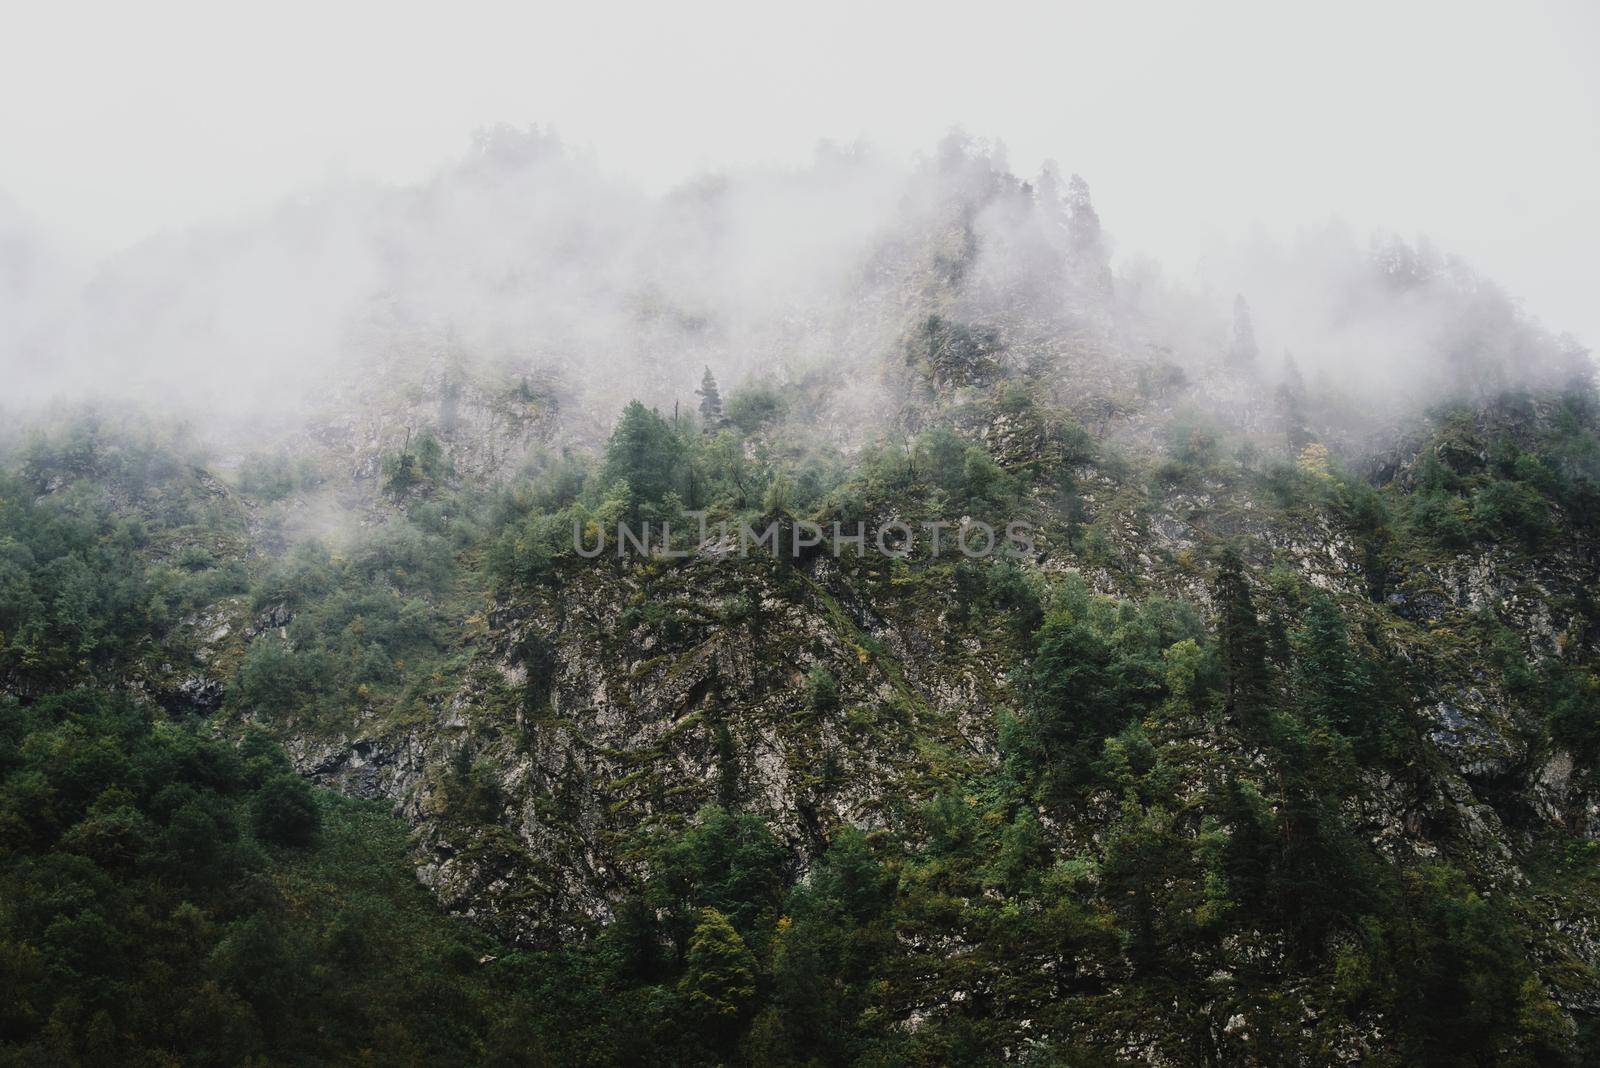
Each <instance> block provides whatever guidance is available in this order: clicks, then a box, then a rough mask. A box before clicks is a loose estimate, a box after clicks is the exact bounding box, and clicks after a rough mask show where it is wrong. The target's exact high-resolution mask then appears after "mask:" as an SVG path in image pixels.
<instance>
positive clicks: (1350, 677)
mask: <svg viewBox="0 0 1600 1068" xmlns="http://www.w3.org/2000/svg"><path fill="white" fill-rule="evenodd" d="M1297 644H1298V646H1299V648H1300V657H1299V660H1298V663H1297V669H1298V670H1297V674H1298V676H1299V678H1298V682H1299V687H1300V691H1301V694H1302V700H1303V701H1304V704H1305V708H1306V710H1307V711H1308V712H1310V713H1311V714H1312V715H1313V716H1315V717H1317V718H1319V719H1321V720H1322V721H1323V722H1325V723H1327V724H1328V725H1329V726H1331V727H1333V728H1334V729H1335V730H1337V731H1339V732H1340V733H1341V734H1344V735H1346V736H1348V737H1360V736H1363V735H1365V734H1366V733H1367V730H1366V728H1367V723H1366V719H1367V717H1366V716H1365V714H1364V713H1365V710H1366V707H1367V702H1366V686H1365V679H1364V678H1363V673H1362V671H1361V666H1362V665H1361V663H1360V662H1359V661H1358V660H1357V659H1356V657H1355V654H1354V652H1353V650H1352V649H1351V648H1350V637H1349V634H1348V632H1347V630H1346V628H1345V622H1344V617H1343V616H1342V615H1341V614H1340V612H1339V607H1338V606H1337V605H1336V604H1334V603H1333V600H1332V598H1330V597H1328V595H1327V594H1325V593H1321V592H1318V593H1317V594H1315V595H1313V597H1312V598H1311V602H1310V604H1309V605H1307V607H1306V617H1305V625H1304V627H1303V628H1302V630H1301V633H1300V636H1299V641H1298V642H1297Z"/></svg>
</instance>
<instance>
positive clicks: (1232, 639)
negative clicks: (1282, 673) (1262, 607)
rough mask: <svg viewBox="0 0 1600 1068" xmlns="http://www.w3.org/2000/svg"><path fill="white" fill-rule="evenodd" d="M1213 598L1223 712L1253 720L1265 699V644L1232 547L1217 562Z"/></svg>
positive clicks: (1244, 579)
mask: <svg viewBox="0 0 1600 1068" xmlns="http://www.w3.org/2000/svg"><path fill="white" fill-rule="evenodd" d="M1214 596H1215V598H1216V605H1217V613H1218V616H1217V644H1218V646H1219V648H1220V652H1221V655H1222V672H1223V683H1224V690H1223V693H1224V697H1225V700H1226V708H1227V711H1228V712H1229V713H1230V714H1237V715H1240V716H1246V717H1249V716H1253V715H1254V714H1256V713H1258V712H1260V711H1261V709H1262V706H1263V704H1264V703H1265V700H1266V697H1267V683H1268V679H1267V643H1266V635H1265V634H1264V633H1263V629H1262V626H1261V620H1260V618H1259V617H1258V616H1257V615H1256V606H1255V602H1254V601H1253V600H1252V599H1251V597H1250V583H1249V581H1248V580H1247V579H1246V578H1245V574H1244V561H1243V560H1241V559H1240V557H1239V553H1238V551H1237V550H1235V549H1234V548H1233V547H1232V546H1229V547H1228V548H1226V549H1224V550H1223V553H1222V558H1221V559H1220V560H1219V561H1218V565H1217V582H1216V589H1215V593H1214Z"/></svg>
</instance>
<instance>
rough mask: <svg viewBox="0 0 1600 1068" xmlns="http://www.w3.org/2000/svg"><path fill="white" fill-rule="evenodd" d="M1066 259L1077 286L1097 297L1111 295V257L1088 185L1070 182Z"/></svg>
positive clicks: (1078, 180)
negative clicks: (1075, 278)
mask: <svg viewBox="0 0 1600 1068" xmlns="http://www.w3.org/2000/svg"><path fill="white" fill-rule="evenodd" d="M1066 200H1067V245H1068V248H1067V255H1068V258H1069V262H1070V263H1071V264H1072V267H1073V273H1074V274H1075V275H1076V276H1077V281H1078V284H1079V285H1081V286H1082V287H1083V288H1084V289H1086V290H1088V291H1089V292H1090V293H1093V294H1095V295H1097V296H1101V297H1108V296H1110V295H1111V257H1110V255H1109V254H1108V253H1107V251H1106V244H1105V237H1104V235H1103V234H1102V233H1101V232H1100V215H1099V213H1097V212H1096V211H1095V210H1094V204H1093V203H1092V202H1091V201H1090V199H1089V183H1088V182H1086V181H1084V180H1083V178H1082V177H1080V176H1079V175H1076V174H1074V175H1073V176H1072V177H1071V178H1070V179H1068V180H1067V197H1066Z"/></svg>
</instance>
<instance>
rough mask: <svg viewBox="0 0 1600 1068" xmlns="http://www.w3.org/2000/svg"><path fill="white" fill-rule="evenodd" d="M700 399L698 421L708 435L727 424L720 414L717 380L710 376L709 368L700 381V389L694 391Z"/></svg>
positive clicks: (720, 403) (720, 404)
mask: <svg viewBox="0 0 1600 1068" xmlns="http://www.w3.org/2000/svg"><path fill="white" fill-rule="evenodd" d="M694 395H695V396H697V397H699V398H700V421H701V422H702V423H704V424H705V429H706V431H707V432H708V433H710V432H714V431H716V430H719V429H721V427H722V426H723V424H724V423H726V422H727V420H726V418H724V416H723V414H722V393H721V392H720V391H719V390H718V389H717V380H716V378H715V377H714V376H713V375H712V374H711V368H710V367H707V368H706V373H705V375H704V376H703V377H702V378H701V379H700V388H699V389H697V390H695V391H694Z"/></svg>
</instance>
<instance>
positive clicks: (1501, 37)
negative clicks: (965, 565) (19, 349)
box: [0, 0, 1600, 347]
mask: <svg viewBox="0 0 1600 1068" xmlns="http://www.w3.org/2000/svg"><path fill="white" fill-rule="evenodd" d="M1212 7H1213V5H1206V6H1204V7H1201V6H1200V5H1181V6H1180V5H1159V4H1115V5H1113V4H1109V3H1107V4H1100V5H1095V6H1094V7H1093V9H1091V8H1089V7H1088V6H1087V5H1066V4H997V3H990V4H983V5H979V4H974V3H965V4H960V5H948V6H942V7H941V6H939V5H929V4H914V3H907V4H900V3H890V4H875V5H872V6H871V8H870V9H863V8H865V5H862V4H858V3H834V2H825V3H811V4H806V5H770V6H769V5H759V4H754V3H748V2H746V3H737V4H736V3H728V4H714V5H712V4H683V3H673V4H650V5H637V6H633V5H606V4H590V5H584V6H583V7H582V8H581V9H580V6H579V5H577V4H571V3H566V4H559V5H549V6H548V7H541V6H540V5H536V4H527V3H523V4H516V5H488V4H479V3H470V2H468V3H452V4H449V5H443V4H439V5H428V6H426V7H422V6H412V5H407V4H401V3H395V2H382V3H379V2H371V3H367V2H363V3H354V4H339V3H298V2H294V3H278V4H273V5H249V6H245V5H232V4H220V3H172V2H153V3H144V4H137V5H132V4H112V3H74V2H71V0H64V2H56V3H51V4H37V3H36V4H28V5H22V4H12V5H8V12H7V14H6V17H5V32H4V34H3V35H0V190H3V191H4V192H5V193H7V194H9V195H10V196H11V197H12V198H14V199H15V200H16V201H17V203H18V204H19V205H20V206H21V207H22V208H23V210H24V211H25V212H26V213H28V214H29V215H31V216H32V217H33V218H34V219H35V220H37V222H38V223H40V224H41V225H42V226H43V227H45V229H46V230H47V231H51V232H55V233H58V234H61V235H64V236H65V237H67V238H69V239H70V240H71V241H72V242H73V243H74V244H75V245H76V246H77V247H78V249H80V250H81V251H83V252H85V253H88V254H96V255H98V254H103V253H106V252H109V251H112V250H114V249H115V248H117V247H118V246H120V245H124V244H127V243H129V242H132V241H134V240H137V239H138V238H140V237H142V236H144V235H146V234H148V233H150V232H153V231H156V230H159V229H162V228H168V227H172V226H177V225H182V224H185V223H189V222H193V221H197V220H201V219H208V218H215V217H218V216H226V215H229V214H233V213H237V212H239V211H241V210H246V209H249V208H252V207H258V206H261V205H264V204H267V203H270V202H271V201H273V200H274V199H276V198H278V197H280V196H282V195H284V194H286V193H290V192H292V191H293V190H295V189H297V188H303V187H306V186H308V185H313V184H316V183H319V182H323V181H326V180H328V179H329V178H337V177H340V176H346V177H351V178H358V179H378V180H382V181H392V182H410V181H415V180H418V179H420V178H423V177H425V176H426V175H428V174H429V173H430V172H431V171H432V170H433V169H435V168H436V167H438V166H440V165H441V164H443V163H445V162H446V161H448V160H450V159H452V158H455V157H457V156H459V154H460V153H461V152H462V151H463V149H464V147H465V146H466V144H467V142H468V137H469V134H470V132H471V130H473V129H474V128H476V127H479V126H483V125H486V124H490V123H495V122H510V123H514V124H524V123H530V122H537V123H541V124H543V123H550V124H553V125H554V126H555V127H556V129H557V130H558V131H559V132H560V133H561V134H562V135H563V136H564V137H565V138H566V139H567V140H569V141H571V142H574V143H576V144H578V145H580V146H583V147H585V148H588V149H590V150H592V152H593V154H594V155H595V156H596V158H597V159H598V161H599V163H600V165H601V166H602V167H603V168H605V169H606V170H609V171H612V172H614V173H617V174H621V175H624V176H627V177H630V178H632V179H634V180H636V181H638V182H640V183H643V184H645V185H646V186H648V187H651V188H657V189H661V188H667V187H670V186H671V185H673V184H675V183H676V182H678V181H680V180H682V179H683V178H684V177H685V176H687V175H689V174H691V173H693V172H694V171H695V170H697V169H700V168H705V167H712V168H715V167H718V166H731V165H738V164H747V163H752V162H778V163H782V162H787V161H800V160H803V159H805V158H807V157H809V155H810V153H811V150H812V147H813V145H814V144H815V143H816V141H818V140H819V139H820V138H832V139H835V140H841V141H849V140H854V139H856V138H858V137H859V138H864V139H866V140H869V141H871V142H873V143H875V144H876V145H878V146H880V147H881V148H882V149H884V150H885V151H888V152H891V153H895V154H899V155H904V156H909V155H910V154H911V153H913V152H916V151H919V150H928V149H930V148H931V147H932V146H933V145H934V143H935V142H936V141H937V140H938V138H939V136H940V135H941V134H942V133H943V132H944V131H945V130H946V129H948V128H949V127H950V126H952V125H960V126H962V127H964V128H965V129H966V130H967V131H968V132H969V133H971V134H974V135H978V136H985V137H995V138H999V139H1000V140H1002V141H1004V143H1005V144H1006V145H1007V147H1008V149H1009V157H1010V162H1011V166H1012V168H1013V169H1014V170H1016V171H1017V172H1018V173H1022V174H1028V173H1032V172H1034V171H1035V170H1036V169H1037V167H1038V165H1039V163H1040V161H1041V160H1043V159H1045V158H1055V159H1058V160H1059V161H1060V163H1061V165H1062V167H1063V169H1064V170H1068V171H1078V172H1081V173H1082V174H1083V175H1084V176H1085V177H1087V178H1088V179H1089V181H1090V184H1091V185H1092V187H1093V189H1094V194H1095V200H1096V203H1097V206H1098V207H1099V209H1100V212H1101V215H1102V217H1103V218H1104V220H1105V222H1106V226H1107V228H1108V230H1109V231H1110V233H1111V235H1112V237H1113V238H1114V240H1115V242H1116V246H1115V247H1116V251H1117V253H1118V255H1119V256H1121V255H1125V254H1129V253H1133V252H1146V253H1150V254H1153V255H1156V256H1157V257H1159V258H1161V259H1162V260H1164V261H1166V262H1167V264H1168V265H1169V266H1170V267H1171V268H1172V269H1174V270H1175V271H1178V272H1179V273H1181V272H1182V271H1183V270H1184V269H1185V268H1186V267H1189V266H1192V265H1193V263H1194V262H1195V259H1196V257H1197V256H1199V255H1200V254H1201V253H1202V252H1203V250H1204V249H1206V248H1207V247H1208V246H1209V245H1210V243H1211V242H1212V241H1213V240H1214V239H1215V238H1219V237H1228V238H1234V237H1240V236H1243V235H1245V234H1247V233H1248V232H1249V231H1250V230H1251V229H1252V227H1255V226H1261V227H1264V228H1265V229H1266V230H1267V231H1269V232H1273V233H1286V232H1289V231H1292V229H1293V228H1294V227H1295V226H1297V225H1300V224H1305V223H1316V222H1319V221H1322V220H1324V219H1326V218H1327V217H1328V216H1329V215H1330V214H1331V213H1337V214H1339V215H1341V216H1342V217H1344V218H1346V219H1348V220H1349V221H1350V222H1351V223H1353V224H1355V226H1356V227H1357V228H1358V229H1360V230H1363V231H1364V230H1366V229H1368V228H1371V227H1375V226H1384V227H1389V228H1392V229H1394V230H1397V231H1399V232H1401V233H1402V234H1405V235H1407V236H1411V235H1414V234H1416V233H1418V232H1426V233H1428V234H1430V235H1432V236H1433V237H1434V239H1435V240H1436V242H1437V243H1438V244H1439V245H1440V246H1441V247H1443V248H1445V249H1447V250H1452V251H1456V252H1460V253H1462V254H1464V255H1466V256H1467V257H1468V259H1470V260H1471V261H1472V262H1474V263H1475V264H1476V265H1478V266H1479V267H1480V268H1481V269H1482V270H1483V271H1485V273H1488V274H1489V275H1491V276H1493V277H1495V278H1496V279H1498V280H1499V281H1501V282H1502V283H1503V284H1504V285H1505V287H1506V288H1507V289H1508V290H1509V291H1511V292H1512V293H1513V294H1515V295H1518V296H1521V297H1522V298H1524V300H1525V304H1526V307H1527V308H1528V309H1529V310H1530V311H1531V312H1533V313H1534V314H1536V315H1538V316H1539V317H1540V318H1542V319H1543V320H1544V321H1545V322H1546V324H1547V325H1548V326H1550V327H1551V328H1552V329H1556V330H1560V329H1568V330H1571V331H1573V332H1574V333H1576V334H1578V336H1579V337H1580V338H1581V339H1583V340H1584V341H1585V342H1586V343H1588V344H1589V345H1591V346H1592V347H1593V346H1596V345H1597V344H1600V302H1597V301H1595V300H1594V298H1593V278H1594V267H1593V261H1594V257H1595V255H1596V249H1597V248H1600V198H1596V196H1595V192H1594V191H1595V190H1596V189H1600V68H1597V64H1596V50H1597V45H1600V6H1597V5H1593V4H1588V3H1584V2H1581V0H1579V2H1570V3H1543V4H1536V3H1470V2H1466V3H1448V4H1447V3H1440V4H1404V5H1399V4H1392V3H1387V4H1349V3H1347V4H1340V5H1316V6H1312V5H1292V4H1282V3H1277V4H1267V3H1261V4H1254V3H1252V4H1234V5H1229V9H1228V11H1227V13H1225V14H1220V13H1218V12H1216V11H1214V10H1212Z"/></svg>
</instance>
